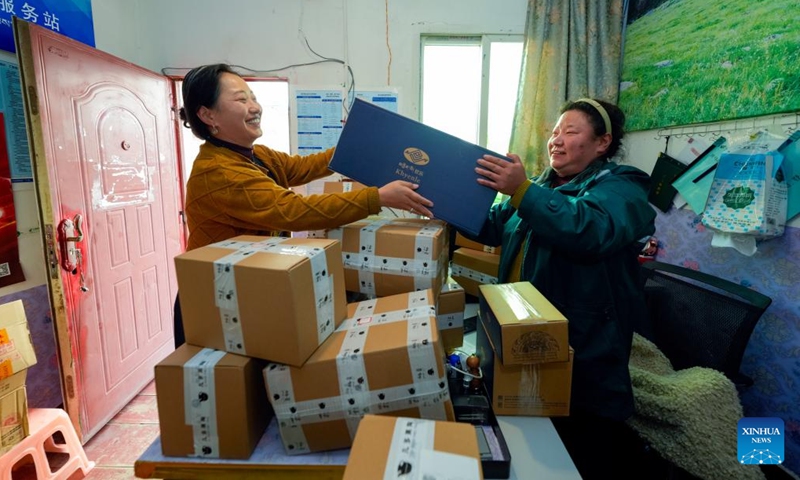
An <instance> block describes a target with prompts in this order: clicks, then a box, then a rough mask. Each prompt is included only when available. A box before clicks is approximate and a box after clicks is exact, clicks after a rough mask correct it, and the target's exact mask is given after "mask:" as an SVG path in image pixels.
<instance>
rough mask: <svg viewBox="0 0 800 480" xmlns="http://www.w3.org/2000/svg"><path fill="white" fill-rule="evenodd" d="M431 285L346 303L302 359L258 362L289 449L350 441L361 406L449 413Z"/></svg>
mask: <svg viewBox="0 0 800 480" xmlns="http://www.w3.org/2000/svg"><path fill="white" fill-rule="evenodd" d="M434 302H435V298H434V295H433V292H432V291H431V290H424V291H421V292H413V293H404V294H400V295H393V296H389V297H383V298H378V299H375V300H368V301H364V302H359V303H352V304H349V305H348V306H347V311H348V319H347V320H345V321H344V323H342V325H341V326H340V327H339V328H338V329H337V330H336V332H334V334H333V335H331V336H330V338H328V340H326V341H325V343H323V344H322V346H320V347H319V349H317V351H316V352H314V355H312V356H311V358H309V359H308V361H307V362H306V364H305V365H303V366H302V367H300V368H298V367H290V366H286V365H278V364H270V365H268V366H267V368H266V369H264V378H265V383H266V385H267V392H268V395H269V400H270V402H271V403H272V406H273V407H274V409H275V416H276V417H277V420H278V426H279V429H280V432H281V438H282V439H283V444H284V446H285V447H286V451H287V453H289V454H297V453H306V452H315V451H322V450H334V449H338V448H346V447H349V446H350V445H351V444H352V441H353V437H354V436H355V433H356V428H357V427H358V423H359V421H360V420H361V417H362V416H364V415H365V414H367V413H374V414H379V415H390V416H405V417H415V418H427V419H429V420H449V421H452V420H454V414H453V404H452V402H451V401H450V394H449V390H448V387H447V381H446V375H447V374H446V372H445V368H444V361H443V359H444V349H443V348H442V343H441V340H440V338H439V334H438V331H437V328H436V311H435V307H434Z"/></svg>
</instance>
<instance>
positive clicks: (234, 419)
mask: <svg viewBox="0 0 800 480" xmlns="http://www.w3.org/2000/svg"><path fill="white" fill-rule="evenodd" d="M265 363H266V362H263V361H260V360H257V359H254V358H248V357H243V356H241V355H234V354H232V353H225V352H222V351H218V350H212V349H208V348H205V349H204V348H201V347H195V346H193V345H187V344H184V345H182V346H180V347H178V349H177V350H175V351H174V352H172V354H170V355H169V356H168V357H167V358H165V359H164V360H162V361H161V363H159V364H158V365H156V367H155V372H156V392H157V393H158V395H157V400H158V421H159V424H160V428H161V450H162V452H163V454H164V455H166V456H172V457H186V456H194V457H209V458H230V459H233V458H238V459H246V458H250V455H251V454H252V453H253V450H254V449H255V447H256V444H257V443H258V441H259V440H260V439H261V436H262V435H263V434H264V431H265V430H266V428H267V424H268V423H269V420H270V419H271V418H272V411H271V410H270V408H269V406H268V405H267V398H266V393H265V391H264V379H263V377H262V375H261V371H262V369H263V368H264V365H265ZM187 392H190V393H189V396H188V397H187V395H186V393H187ZM204 418H205V419H204ZM203 432H207V433H206V434H204V433H203Z"/></svg>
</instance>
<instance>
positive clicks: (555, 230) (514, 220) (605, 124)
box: [472, 99, 655, 478]
mask: <svg viewBox="0 0 800 480" xmlns="http://www.w3.org/2000/svg"><path fill="white" fill-rule="evenodd" d="M561 113H562V114H561V117H560V118H559V120H558V123H557V124H556V126H555V128H554V129H553V132H552V135H551V137H550V139H549V141H548V153H549V157H550V166H549V168H547V169H546V170H545V171H544V172H543V173H542V174H541V175H540V176H538V177H537V178H534V179H532V180H529V179H528V178H527V176H526V174H525V170H524V167H523V166H522V163H521V162H520V159H519V157H518V156H516V155H513V154H509V157H510V158H511V159H512V161H511V162H508V161H506V160H503V159H499V158H496V157H492V156H488V155H487V156H484V158H482V159H479V160H478V165H479V166H478V167H477V168H476V172H477V173H479V174H480V175H481V177H479V180H478V182H479V183H481V184H482V185H486V186H488V187H491V188H494V189H495V190H497V191H499V192H502V193H505V194H507V195H511V198H510V199H509V200H508V201H506V202H504V203H502V204H499V205H496V206H495V207H493V208H492V210H491V211H490V213H489V216H488V218H487V220H486V223H485V224H484V227H483V229H482V231H481V233H480V235H478V236H476V237H472V238H473V239H474V240H477V241H479V242H481V243H483V244H485V245H490V246H498V245H502V255H501V258H500V270H499V281H500V282H501V283H508V282H515V281H526V280H527V281H530V282H531V283H532V284H533V285H534V286H535V287H536V288H537V289H538V290H539V291H540V292H541V293H542V294H543V295H544V296H545V297H546V298H547V299H548V300H550V302H552V303H553V305H555V306H556V307H557V308H558V309H559V311H561V313H563V314H564V316H565V317H566V318H567V321H568V322H569V343H570V345H571V346H572V347H573V348H574V350H575V357H574V365H573V380H572V400H571V412H570V417H567V418H554V419H553V423H554V425H555V426H556V429H557V430H558V432H559V435H560V436H561V437H562V440H564V444H565V446H566V447H567V450H568V451H569V452H570V455H571V456H572V458H573V460H574V461H575V464H576V466H577V467H578V469H579V471H580V472H581V475H582V476H583V477H584V478H593V477H597V476H603V475H604V476H605V477H604V478H607V475H608V473H610V472H611V470H609V469H610V468H612V464H617V465H619V464H620V462H622V463H623V464H624V463H625V462H626V460H625V456H626V455H627V456H630V454H631V452H630V451H620V449H622V450H626V448H625V447H622V444H620V442H621V441H623V440H625V438H626V437H628V436H629V435H631V434H632V432H630V431H628V430H627V428H626V427H625V426H624V421H625V419H627V418H628V417H629V416H630V415H631V414H632V413H633V394H632V390H631V379H630V375H629V373H628V359H629V356H630V349H631V341H632V336H633V327H634V322H636V321H637V319H638V318H642V317H643V316H645V315H646V314H647V313H646V310H645V305H644V297H643V291H642V287H641V284H640V282H639V263H638V261H637V256H638V253H639V252H640V251H641V249H642V245H643V242H644V241H646V240H647V238H649V236H650V235H651V234H652V233H653V232H654V230H655V227H654V223H653V221H654V219H655V211H654V210H653V208H652V207H651V206H650V205H649V203H648V201H647V194H648V189H649V185H650V177H649V176H648V175H647V174H645V173H644V172H642V171H641V170H639V169H636V168H633V167H630V166H621V165H617V164H616V163H614V162H612V161H611V160H610V159H611V158H612V157H614V156H615V155H616V154H617V152H618V149H619V147H620V141H621V139H622V136H623V133H624V132H623V126H624V122H625V115H624V114H623V113H622V111H621V110H620V109H619V108H618V107H616V106H615V105H612V104H609V103H606V102H602V101H599V100H594V99H580V100H577V101H574V102H569V103H567V104H566V105H565V106H564V107H563V108H562V110H561ZM615 440H619V441H615ZM617 459H619V460H617Z"/></svg>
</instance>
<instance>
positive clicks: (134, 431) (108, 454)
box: [84, 423, 159, 467]
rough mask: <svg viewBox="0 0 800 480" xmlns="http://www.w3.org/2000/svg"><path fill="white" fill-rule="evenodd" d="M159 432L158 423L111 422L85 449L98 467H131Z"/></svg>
mask: <svg viewBox="0 0 800 480" xmlns="http://www.w3.org/2000/svg"><path fill="white" fill-rule="evenodd" d="M158 434H159V429H158V424H140V425H139V424H125V423H109V424H108V425H106V426H105V427H104V428H103V429H102V430H100V433H98V434H97V435H95V436H94V437H93V438H92V439H91V440H89V443H87V444H86V445H85V446H84V450H86V456H88V457H89V460H93V461H94V462H96V464H97V466H98V467H131V466H133V464H134V462H135V461H136V459H138V458H139V456H140V455H141V454H142V453H143V452H144V451H145V449H147V447H149V446H150V444H151V443H153V441H154V440H155V439H156V437H157V436H158Z"/></svg>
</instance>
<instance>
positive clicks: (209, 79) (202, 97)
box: [179, 63, 239, 140]
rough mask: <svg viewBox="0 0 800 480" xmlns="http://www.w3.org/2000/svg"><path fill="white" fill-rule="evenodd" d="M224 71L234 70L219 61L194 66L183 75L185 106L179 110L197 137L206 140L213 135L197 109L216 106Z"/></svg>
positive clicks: (185, 123) (182, 89)
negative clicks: (220, 80) (198, 114)
mask: <svg viewBox="0 0 800 480" xmlns="http://www.w3.org/2000/svg"><path fill="white" fill-rule="evenodd" d="M223 73H232V74H234V75H239V74H238V73H236V72H234V71H233V69H232V68H231V67H230V65H227V64H225V63H217V64H214V65H203V66H201V67H197V68H193V69H191V70H190V71H189V73H187V74H186V76H185V77H183V87H182V88H181V93H182V95H183V107H181V110H180V112H179V115H180V118H181V120H183V126H184V127H187V128H191V129H192V133H194V135H195V136H196V137H197V138H200V139H202V140H206V139H208V138H209V137H210V136H211V132H210V131H209V129H208V125H206V124H205V123H204V122H203V121H202V120H200V117H198V116H197V111H198V110H200V107H206V108H214V105H216V104H217V100H218V99H219V78H220V77H221V76H222V74H223Z"/></svg>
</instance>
